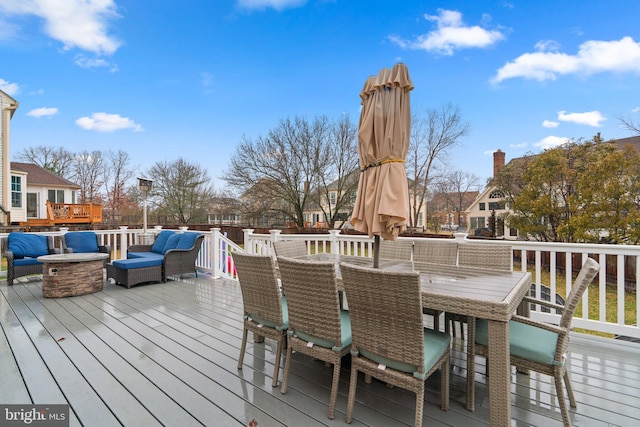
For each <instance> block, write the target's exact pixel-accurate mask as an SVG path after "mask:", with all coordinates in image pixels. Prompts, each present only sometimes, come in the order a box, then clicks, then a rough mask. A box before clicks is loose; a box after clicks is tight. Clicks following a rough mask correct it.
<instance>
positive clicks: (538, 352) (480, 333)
mask: <svg viewBox="0 0 640 427" xmlns="http://www.w3.org/2000/svg"><path fill="white" fill-rule="evenodd" d="M488 330H489V324H488V322H487V320H485V319H477V320H476V342H477V343H478V344H482V345H487V343H488V342H489V333H488ZM557 344H558V334H556V333H555V332H551V331H547V330H546V329H542V328H537V327H535V326H531V325H526V324H524V323H520V322H515V321H513V320H512V321H510V322H509V348H510V351H511V354H513V355H514V356H518V357H521V358H523V359H528V360H533V361H534V362H538V363H544V364H545V365H558V366H562V362H560V361H556V360H555V355H556V345H557Z"/></svg>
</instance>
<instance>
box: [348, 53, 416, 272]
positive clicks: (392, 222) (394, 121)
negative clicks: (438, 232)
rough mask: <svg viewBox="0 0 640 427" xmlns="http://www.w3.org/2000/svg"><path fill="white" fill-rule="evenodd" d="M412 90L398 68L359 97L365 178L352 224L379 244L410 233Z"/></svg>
mask: <svg viewBox="0 0 640 427" xmlns="http://www.w3.org/2000/svg"><path fill="white" fill-rule="evenodd" d="M412 89H413V84H412V83H411V79H410V77H409V70H407V66H406V65H404V64H402V63H398V64H396V65H394V67H393V68H392V69H389V68H383V69H382V70H380V72H379V73H378V75H377V76H371V77H369V78H368V79H367V81H366V82H365V84H364V88H363V89H362V92H361V93H360V98H362V112H361V114H360V123H359V126H358V152H359V156H360V171H361V174H360V180H359V182H358V193H357V196H356V204H355V207H354V209H353V216H352V217H351V224H352V225H353V227H354V228H355V229H356V230H358V231H361V232H363V233H367V234H368V235H369V237H372V236H376V245H377V244H379V237H380V236H381V237H382V238H383V239H385V240H396V239H397V238H398V234H399V233H401V232H403V231H404V230H405V229H406V228H407V220H408V218H409V189H408V185H407V172H406V169H405V164H404V162H405V159H406V157H407V152H408V151H409V136H410V131H411V111H410V96H409V92H410V91H411V90H412ZM374 249H375V247H374ZM374 255H376V254H374ZM376 264H377V263H376Z"/></svg>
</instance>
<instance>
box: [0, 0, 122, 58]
mask: <svg viewBox="0 0 640 427" xmlns="http://www.w3.org/2000/svg"><path fill="white" fill-rule="evenodd" d="M116 9H117V7H116V4H115V2H114V0H65V1H51V0H3V1H2V2H0V11H1V12H4V13H5V14H7V15H35V16H38V17H40V18H42V19H43V20H44V31H45V33H46V34H47V35H48V36H49V37H51V38H53V39H55V40H58V41H60V42H61V43H62V44H63V46H64V49H65V50H69V49H73V48H79V49H82V50H85V51H89V52H94V53H96V54H106V55H110V54H113V53H114V52H115V51H116V50H117V49H118V47H119V46H120V42H119V41H117V40H116V39H115V37H113V36H111V35H109V34H107V24H108V22H109V20H111V19H113V18H117V17H119V15H118V13H117V10H116Z"/></svg>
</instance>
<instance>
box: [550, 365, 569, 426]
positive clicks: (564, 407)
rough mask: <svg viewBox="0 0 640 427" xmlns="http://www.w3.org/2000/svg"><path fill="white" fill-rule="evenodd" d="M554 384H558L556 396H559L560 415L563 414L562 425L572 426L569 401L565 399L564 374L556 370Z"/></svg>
mask: <svg viewBox="0 0 640 427" xmlns="http://www.w3.org/2000/svg"><path fill="white" fill-rule="evenodd" d="M553 379H554V382H555V383H556V394H557V395H558V404H559V406H560V413H561V414H562V423H563V424H564V425H565V426H570V425H571V418H569V408H567V401H566V400H565V399H564V390H563V384H562V374H561V373H560V371H558V370H556V372H555V373H554V375H553Z"/></svg>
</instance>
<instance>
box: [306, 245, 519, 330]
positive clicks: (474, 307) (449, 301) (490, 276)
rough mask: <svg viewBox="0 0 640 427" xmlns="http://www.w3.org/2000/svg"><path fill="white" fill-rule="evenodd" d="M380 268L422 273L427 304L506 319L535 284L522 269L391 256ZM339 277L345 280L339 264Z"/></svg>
mask: <svg viewBox="0 0 640 427" xmlns="http://www.w3.org/2000/svg"><path fill="white" fill-rule="evenodd" d="M300 259H306V260H310V261H325V262H328V261H331V262H335V263H336V264H338V263H340V262H344V263H349V264H354V265H358V266H362V267H373V259H372V258H366V257H355V256H344V255H342V256H340V255H335V254H315V255H307V256H304V257H301V258H300ZM379 268H380V269H382V270H388V271H404V272H406V271H415V272H417V273H419V274H420V285H421V291H422V304H423V306H424V307H428V308H432V309H436V310H442V311H449V312H452V313H459V314H465V315H468V316H474V317H479V318H483V319H489V320H497V321H503V322H506V321H508V320H509V319H510V318H511V316H512V315H513V313H514V312H515V310H516V308H517V307H518V305H519V304H520V302H521V301H522V298H524V296H525V295H527V293H528V292H529V290H530V286H531V273H528V272H522V271H499V270H492V269H482V268H475V267H462V266H456V265H439V264H429V263H418V262H411V261H402V260H390V259H380V260H379ZM336 276H338V279H339V280H341V277H340V269H339V267H338V268H336ZM348 300H349V296H348V295H347V301H348Z"/></svg>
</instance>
